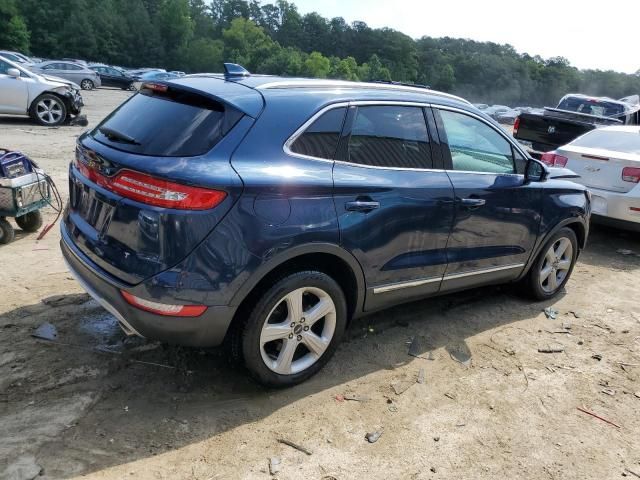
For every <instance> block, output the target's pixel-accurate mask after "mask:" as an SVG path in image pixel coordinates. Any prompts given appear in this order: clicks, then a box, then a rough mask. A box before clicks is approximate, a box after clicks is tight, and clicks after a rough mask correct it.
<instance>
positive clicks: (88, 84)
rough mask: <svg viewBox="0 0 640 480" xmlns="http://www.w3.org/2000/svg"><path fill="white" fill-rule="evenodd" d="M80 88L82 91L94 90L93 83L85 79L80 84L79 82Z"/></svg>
mask: <svg viewBox="0 0 640 480" xmlns="http://www.w3.org/2000/svg"><path fill="white" fill-rule="evenodd" d="M80 88H82V89H83V90H93V89H94V88H95V84H94V83H93V80H89V79H88V78H85V79H84V80H82V82H80Z"/></svg>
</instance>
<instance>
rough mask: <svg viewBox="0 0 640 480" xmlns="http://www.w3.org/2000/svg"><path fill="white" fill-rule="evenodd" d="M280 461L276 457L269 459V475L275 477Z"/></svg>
mask: <svg viewBox="0 0 640 480" xmlns="http://www.w3.org/2000/svg"><path fill="white" fill-rule="evenodd" d="M281 463H282V462H281V460H280V459H279V458H278V457H271V458H270V459H269V473H270V474H271V475H275V474H276V473H278V472H279V471H280V465H281Z"/></svg>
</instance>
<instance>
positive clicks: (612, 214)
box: [589, 185, 640, 227]
mask: <svg viewBox="0 0 640 480" xmlns="http://www.w3.org/2000/svg"><path fill="white" fill-rule="evenodd" d="M589 191H590V192H591V213H592V215H594V216H595V217H596V219H598V218H602V219H605V218H607V219H611V220H615V221H620V222H625V223H626V222H629V223H631V224H637V226H638V227H640V185H637V186H636V187H634V188H632V189H631V190H630V191H628V192H627V193H617V192H611V191H608V190H600V189H597V188H591V187H590V188H589Z"/></svg>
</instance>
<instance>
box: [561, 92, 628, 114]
mask: <svg viewBox="0 0 640 480" xmlns="http://www.w3.org/2000/svg"><path fill="white" fill-rule="evenodd" d="M558 108H559V109H560V110H569V111H571V112H578V113H586V114H587V115H597V116H599V117H615V116H620V115H622V114H623V113H624V106H623V105H620V104H618V103H612V102H606V101H601V100H598V99H596V98H582V97H566V98H563V99H562V100H561V101H560V104H559V105H558Z"/></svg>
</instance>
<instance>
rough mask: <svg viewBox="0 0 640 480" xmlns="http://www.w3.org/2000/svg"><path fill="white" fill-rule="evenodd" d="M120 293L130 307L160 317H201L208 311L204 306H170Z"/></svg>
mask: <svg viewBox="0 0 640 480" xmlns="http://www.w3.org/2000/svg"><path fill="white" fill-rule="evenodd" d="M120 293H122V296H123V297H124V299H125V300H126V301H127V303H129V304H130V305H133V306H134V307H136V308H139V309H140V310H145V311H147V312H151V313H156V314H158V315H167V316H171V317H199V316H200V315H202V314H203V313H204V312H205V310H206V309H207V307H206V306H204V305H168V304H166V303H158V302H152V301H151V300H145V299H144V298H140V297H136V296H135V295H132V294H130V293H129V292H125V291H124V290H120Z"/></svg>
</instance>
